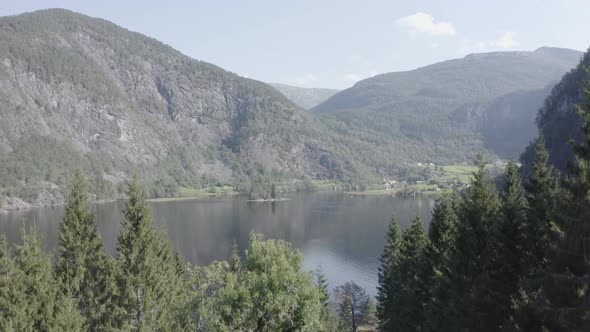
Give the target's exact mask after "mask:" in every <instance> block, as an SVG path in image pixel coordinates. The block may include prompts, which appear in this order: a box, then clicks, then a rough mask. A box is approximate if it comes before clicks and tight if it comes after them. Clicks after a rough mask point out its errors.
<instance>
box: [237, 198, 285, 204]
mask: <svg viewBox="0 0 590 332" xmlns="http://www.w3.org/2000/svg"><path fill="white" fill-rule="evenodd" d="M290 200H291V199H290V198H270V199H264V198H260V199H248V200H246V202H255V203H274V202H286V201H290Z"/></svg>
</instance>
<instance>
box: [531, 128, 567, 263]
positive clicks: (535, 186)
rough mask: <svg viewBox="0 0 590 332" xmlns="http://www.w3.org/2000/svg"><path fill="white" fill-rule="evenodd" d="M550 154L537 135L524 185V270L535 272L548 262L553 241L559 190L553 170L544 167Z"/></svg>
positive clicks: (546, 166)
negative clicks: (525, 209) (525, 205)
mask: <svg viewBox="0 0 590 332" xmlns="http://www.w3.org/2000/svg"><path fill="white" fill-rule="evenodd" d="M548 160H549V154H548V152H547V149H546V147H545V140H544V138H543V135H542V134H539V138H537V140H536V143H535V163H534V165H533V173H532V175H531V176H530V178H529V179H528V181H527V182H526V183H525V189H526V199H527V205H528V209H527V229H526V233H527V240H526V247H527V248H526V250H525V252H524V254H525V255H526V260H527V261H526V264H527V269H528V270H530V271H535V270H537V269H540V268H543V266H545V264H546V263H547V259H548V257H547V255H548V250H550V247H551V246H552V243H554V242H555V240H556V238H555V229H556V228H557V227H558V225H557V224H556V211H557V209H558V206H557V203H558V190H559V189H558V188H557V186H556V179H555V177H554V176H553V173H554V170H553V169H552V168H551V167H549V166H548V165H547V162H548Z"/></svg>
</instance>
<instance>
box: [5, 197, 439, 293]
mask: <svg viewBox="0 0 590 332" xmlns="http://www.w3.org/2000/svg"><path fill="white" fill-rule="evenodd" d="M288 197H289V198H290V199H291V200H289V201H284V202H277V203H268V202H266V203H260V202H247V201H245V200H243V199H239V198H238V199H232V198H212V199H207V200H192V201H177V202H162V203H152V211H153V218H154V223H155V224H156V225H158V227H160V228H163V229H165V230H166V232H167V233H168V236H169V238H170V241H171V243H172V245H173V246H174V247H175V248H177V249H179V250H180V251H181V252H182V254H183V256H184V258H185V259H186V260H188V261H190V262H192V263H194V264H201V265H203V264H208V263H210V262H212V261H214V260H222V259H226V258H227V257H228V256H229V255H230V251H231V246H232V241H233V240H234V239H235V240H236V241H237V243H238V245H239V246H240V248H241V249H243V248H245V247H246V246H247V244H248V236H249V234H250V232H251V231H254V232H257V233H263V234H265V236H266V237H272V238H280V239H284V240H287V241H289V242H291V243H292V244H293V246H295V247H297V248H299V249H300V250H301V251H302V253H303V255H304V257H305V259H304V267H305V268H306V269H308V270H313V269H316V268H321V269H322V271H323V272H324V273H325V274H326V276H327V278H328V281H329V282H330V285H331V286H336V285H339V284H342V283H344V282H346V281H348V280H354V281H356V282H357V283H358V284H360V285H362V286H363V287H365V288H367V290H368V291H369V292H370V293H371V294H375V288H376V283H377V266H378V260H379V255H380V254H381V251H382V249H383V244H384V240H385V232H386V230H387V224H388V221H389V218H390V216H391V215H392V213H395V215H396V216H397V218H398V220H399V221H400V223H401V224H402V227H403V226H404V225H406V224H407V223H408V222H409V221H410V219H411V218H413V217H414V216H415V215H416V213H419V214H420V215H421V216H422V218H423V220H424V222H425V223H428V222H429V221H430V211H431V210H432V208H433V206H434V202H433V200H431V199H428V198H416V199H410V200H402V199H394V198H392V197H386V196H351V195H346V194H343V193H329V192H324V193H302V194H294V195H290V196H288ZM94 209H95V211H96V215H97V222H98V228H99V230H100V232H101V234H102V237H103V240H104V241H105V245H106V247H107V249H108V250H109V251H110V252H111V253H113V254H114V253H115V246H116V242H117V235H118V232H119V227H120V222H121V219H122V213H121V211H122V209H123V203H121V202H119V203H106V204H99V205H96V206H95V207H94ZM62 215H63V208H42V209H36V210H29V211H22V212H9V213H4V214H0V232H3V233H5V234H6V236H7V238H8V240H9V241H10V242H18V241H19V239H20V235H19V232H20V227H21V224H22V223H27V224H33V223H34V224H36V227H37V229H38V230H39V231H40V232H41V233H42V234H43V237H44V241H45V244H46V246H47V249H50V250H54V249H55V247H56V243H57V232H58V230H59V222H60V219H61V217H62Z"/></svg>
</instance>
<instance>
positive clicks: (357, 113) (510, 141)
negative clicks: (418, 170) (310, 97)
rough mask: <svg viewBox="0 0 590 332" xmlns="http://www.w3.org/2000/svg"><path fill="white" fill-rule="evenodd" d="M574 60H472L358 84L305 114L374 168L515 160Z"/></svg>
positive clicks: (569, 56)
mask: <svg viewBox="0 0 590 332" xmlns="http://www.w3.org/2000/svg"><path fill="white" fill-rule="evenodd" d="M581 55H582V53H581V52H578V51H574V50H568V49H557V48H548V47H543V48H540V49H538V50H536V51H534V52H494V53H483V54H471V55H468V56H466V57H464V58H462V59H456V60H450V61H445V62H441V63H437V64H433V65H429V66H426V67H423V68H418V69H416V70H411V71H406V72H395V73H388V74H383V75H378V76H375V77H372V78H369V79H366V80H363V81H361V82H358V83H357V84H355V85H354V86H353V87H351V88H349V89H346V90H343V91H341V92H339V93H337V94H335V95H334V96H332V97H331V98H329V99H328V100H326V101H325V102H323V103H322V104H320V105H318V106H316V107H314V108H313V109H312V112H314V113H316V114H317V115H318V116H319V117H320V119H321V120H322V122H323V123H324V124H326V125H327V126H328V127H329V128H331V129H333V130H334V131H336V132H338V133H339V134H340V135H341V136H342V137H343V140H347V141H348V142H349V144H350V145H351V146H356V147H357V150H358V151H362V153H363V155H362V158H363V159H366V160H375V159H377V158H380V159H381V160H383V162H381V163H378V164H377V165H376V166H377V167H378V168H391V167H394V165H393V164H392V163H390V162H386V161H393V162H394V163H395V164H398V165H399V164H403V163H404V162H416V161H433V162H435V163H436V162H442V163H448V162H460V161H466V162H469V161H471V160H472V158H473V156H474V154H475V153H476V152H478V151H486V152H488V153H490V154H492V155H497V156H500V157H504V158H505V157H517V156H518V154H519V153H520V151H522V150H523V149H524V147H525V146H526V144H527V143H528V142H529V141H530V139H532V138H533V137H534V135H535V132H536V129H535V125H534V114H535V113H536V111H537V110H538V108H539V107H540V106H541V105H542V102H543V99H544V98H545V96H546V95H547V94H548V91H549V87H550V86H552V85H553V84H555V83H556V82H557V81H558V80H559V79H560V78H561V76H562V75H563V74H564V73H566V72H567V71H568V70H570V69H571V68H572V67H574V66H575V65H576V64H577V63H578V62H579V59H580V57H581ZM371 146H378V147H379V148H378V149H370V147H371ZM359 147H360V148H359Z"/></svg>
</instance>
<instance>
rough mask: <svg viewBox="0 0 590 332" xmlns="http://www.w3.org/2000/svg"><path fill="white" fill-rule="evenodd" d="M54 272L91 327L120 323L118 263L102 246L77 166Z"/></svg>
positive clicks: (60, 233)
mask: <svg viewBox="0 0 590 332" xmlns="http://www.w3.org/2000/svg"><path fill="white" fill-rule="evenodd" d="M58 242H59V244H58V254H57V258H56V266H55V275H56V278H57V280H58V281H59V284H60V285H61V291H62V292H63V294H64V295H67V296H69V297H71V298H72V299H74V300H75V301H76V303H77V305H78V307H79V310H80V312H81V313H82V315H83V316H84V318H85V319H86V327H87V328H88V329H90V330H104V329H113V328H119V327H121V326H120V325H121V323H122V317H121V309H120V308H119V307H118V303H119V294H118V293H119V290H118V287H117V280H116V278H117V271H115V269H116V268H117V266H116V265H115V264H113V262H112V259H111V258H110V257H109V256H108V254H107V253H106V251H105V249H104V245H103V242H102V239H101V237H100V234H99V233H98V230H97V229H96V226H95V222H94V215H93V214H92V212H91V211H90V209H89V207H88V199H87V194H86V189H85V181H84V177H83V175H82V173H81V172H80V171H79V170H77V171H76V174H75V175H74V179H73V183H72V187H71V190H70V193H69V195H68V202H67V205H66V209H65V215H64V217H63V221H62V223H61V225H60V231H59V236H58Z"/></svg>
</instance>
